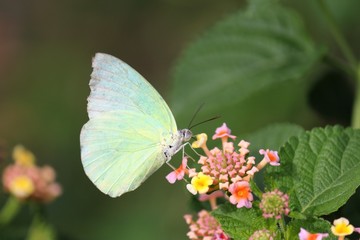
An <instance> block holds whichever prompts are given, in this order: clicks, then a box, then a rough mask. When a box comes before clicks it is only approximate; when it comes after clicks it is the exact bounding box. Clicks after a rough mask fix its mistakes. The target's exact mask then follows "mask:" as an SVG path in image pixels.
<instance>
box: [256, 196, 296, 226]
mask: <svg viewBox="0 0 360 240" xmlns="http://www.w3.org/2000/svg"><path fill="white" fill-rule="evenodd" d="M259 207H260V209H261V210H262V212H263V217H264V218H275V219H280V218H281V216H283V215H288V214H289V212H290V209H289V196H288V195H287V194H284V193H283V192H281V191H279V190H278V189H275V190H273V191H271V192H266V193H263V195H262V198H261V202H260V205H259Z"/></svg>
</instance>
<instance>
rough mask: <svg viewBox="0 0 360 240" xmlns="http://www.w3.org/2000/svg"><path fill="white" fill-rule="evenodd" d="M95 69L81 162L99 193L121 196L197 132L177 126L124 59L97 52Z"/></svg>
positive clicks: (153, 90)
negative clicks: (179, 128)
mask: <svg viewBox="0 0 360 240" xmlns="http://www.w3.org/2000/svg"><path fill="white" fill-rule="evenodd" d="M92 67H93V71H92V74H91V80H90V83H89V85H90V90H91V92H90V95H89V97H88V104H87V112H88V116H89V121H88V122H87V123H86V124H85V125H84V126H83V127H82V129H81V133H80V145H81V162H82V165H83V168H84V170H85V173H86V175H87V176H88V177H89V179H90V180H91V181H92V182H93V183H94V184H95V186H96V187H97V188H98V189H99V190H100V191H102V192H103V193H105V194H107V195H109V196H111V197H118V196H120V195H122V194H123V193H126V192H129V191H133V190H135V189H136V188H137V187H139V186H140V185H141V183H142V182H144V181H145V180H146V179H147V178H148V177H149V176H150V175H151V174H153V173H154V172H155V171H156V170H157V169H159V168H160V167H161V166H162V165H163V164H164V163H165V162H168V161H170V159H171V157H172V156H173V155H174V154H175V153H177V152H178V151H179V150H180V149H182V148H183V147H184V144H185V143H186V142H188V141H189V140H190V139H191V137H192V132H191V131H190V130H189V129H182V130H178V129H177V126H176V122H175V119H174V116H173V114H172V112H171V111H170V109H169V107H168V105H167V104H166V102H165V101H164V99H163V98H162V97H161V96H160V94H159V93H158V92H157V91H156V90H155V88H153V87H152V86H151V84H150V83H149V82H147V81H146V80H145V78H144V77H142V76H141V75H140V74H139V73H138V72H137V71H135V70H134V69H133V68H131V67H130V66H129V65H127V64H126V63H125V62H123V61H121V60H120V59H118V58H116V57H113V56H111V55H108V54H104V53H97V54H96V55H95V57H94V58H93V61H92Z"/></svg>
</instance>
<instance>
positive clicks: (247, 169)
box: [166, 123, 280, 208]
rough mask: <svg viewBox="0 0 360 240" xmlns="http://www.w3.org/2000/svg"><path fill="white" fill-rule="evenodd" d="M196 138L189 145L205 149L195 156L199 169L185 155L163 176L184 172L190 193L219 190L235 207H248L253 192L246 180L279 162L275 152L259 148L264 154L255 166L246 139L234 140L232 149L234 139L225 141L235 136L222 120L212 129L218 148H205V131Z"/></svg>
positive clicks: (177, 176)
mask: <svg viewBox="0 0 360 240" xmlns="http://www.w3.org/2000/svg"><path fill="white" fill-rule="evenodd" d="M196 138H197V141H195V142H193V143H192V147H193V148H202V150H203V151H204V153H205V156H200V159H199V160H198V164H200V166H201V167H200V168H201V171H199V172H197V170H196V169H194V168H189V167H188V166H187V158H186V157H185V158H184V159H183V162H182V164H181V166H180V167H179V168H178V169H176V170H174V171H173V172H171V173H170V174H169V175H168V176H167V177H166V178H167V179H168V181H169V182H170V183H174V182H175V181H176V180H181V179H183V178H184V176H185V175H187V176H188V177H189V178H191V183H189V184H188V185H187V189H188V190H189V191H190V192H191V193H192V194H197V193H200V194H205V193H211V192H213V191H216V190H222V191H224V192H226V193H227V195H229V196H230V197H229V201H230V202H231V203H232V204H234V205H236V206H237V207H238V208H241V207H246V208H251V206H252V201H253V195H252V193H251V189H250V185H249V181H250V179H251V178H252V177H253V176H254V174H255V173H256V172H258V171H259V170H260V169H262V168H263V167H264V166H265V165H266V164H268V163H270V164H271V165H274V166H278V165H280V163H279V156H278V154H277V152H276V151H271V150H269V149H267V150H263V149H261V150H260V154H262V155H264V158H263V160H262V161H260V163H259V164H258V165H257V166H255V157H253V156H248V154H249V149H248V147H249V145H250V143H248V142H246V141H244V140H241V141H240V142H239V143H238V144H237V146H238V147H239V148H238V150H235V147H234V142H228V139H229V138H230V139H235V138H236V136H234V135H231V130H230V129H229V128H228V127H227V126H226V124H225V123H224V124H223V125H222V126H221V127H219V128H217V129H216V131H215V134H214V135H213V137H212V139H213V140H215V139H221V142H222V149H219V148H217V147H215V148H213V149H211V150H209V149H208V147H207V145H206V142H207V135H206V134H205V133H202V134H198V135H197V136H196Z"/></svg>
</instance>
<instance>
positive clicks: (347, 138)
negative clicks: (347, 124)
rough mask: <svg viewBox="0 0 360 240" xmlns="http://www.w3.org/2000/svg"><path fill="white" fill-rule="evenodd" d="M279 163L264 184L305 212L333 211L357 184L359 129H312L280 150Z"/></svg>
mask: <svg viewBox="0 0 360 240" xmlns="http://www.w3.org/2000/svg"><path fill="white" fill-rule="evenodd" d="M280 159H281V160H280V161H281V166H280V167H278V168H271V169H269V170H268V173H269V177H268V178H267V183H270V184H271V183H272V184H273V186H275V187H279V188H280V189H282V190H285V192H287V193H290V205H291V208H292V209H293V210H296V211H298V212H300V213H302V214H305V215H314V216H321V215H326V214H329V213H331V212H334V211H336V210H337V209H338V208H339V207H341V206H342V205H343V204H344V203H345V202H346V201H347V200H348V199H349V198H350V196H351V195H352V194H354V192H355V190H356V188H357V187H358V186H359V185H360V174H359V172H360V130H355V129H352V128H346V129H344V128H343V127H339V126H334V127H326V128H315V129H313V130H312V131H307V132H305V133H303V134H301V135H300V136H299V137H293V138H291V139H290V140H289V141H288V142H287V143H286V144H285V146H284V147H283V148H282V149H281V150H280Z"/></svg>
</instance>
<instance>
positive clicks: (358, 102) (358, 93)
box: [351, 66, 360, 129]
mask: <svg viewBox="0 0 360 240" xmlns="http://www.w3.org/2000/svg"><path fill="white" fill-rule="evenodd" d="M356 80H357V81H356V85H355V86H356V88H355V101H354V105H353V113H352V120H351V126H352V127H353V128H357V129H359V128H360V66H359V67H358V69H357V74H356Z"/></svg>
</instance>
